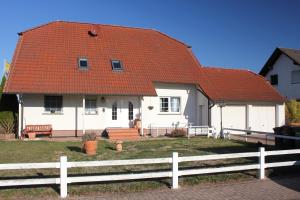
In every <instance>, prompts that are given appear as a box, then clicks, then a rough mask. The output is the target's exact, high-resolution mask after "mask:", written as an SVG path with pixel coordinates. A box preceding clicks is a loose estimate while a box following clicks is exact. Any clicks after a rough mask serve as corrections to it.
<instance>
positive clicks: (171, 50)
mask: <svg viewBox="0 0 300 200" xmlns="http://www.w3.org/2000/svg"><path fill="white" fill-rule="evenodd" d="M93 30H95V31H96V33H97V36H96V37H92V36H91V35H90V34H89V33H88V32H89V31H93ZM80 57H84V58H88V63H89V68H88V70H80V69H79V68H78V58H80ZM112 59H117V60H121V61H122V64H123V67H124V70H123V71H122V72H116V71H112V67H111V60H112ZM153 82H165V83H189V84H195V85H200V87H201V88H202V89H203V90H204V92H205V93H206V94H207V95H208V96H209V97H210V98H211V99H212V100H234V101H280V102H281V101H283V98H282V97H281V96H280V95H279V94H278V92H276V91H275V90H274V89H273V88H272V87H271V86H270V85H269V84H268V83H267V82H266V81H265V80H264V79H263V78H262V77H260V76H258V75H256V74H254V73H252V72H248V71H244V70H229V69H221V68H202V67H201V65H200V64H199V62H198V60H197V59H196V58H195V56H194V55H193V53H192V52H191V49H190V47H189V46H187V45H185V44H184V43H182V42H180V41H178V40H176V39H173V38H171V37H169V36H167V35H165V34H163V33H160V32H158V31H155V30H151V29H141V28H129V27H122V26H112V25H99V24H88V23H75V22H64V21H57V22H51V23H48V24H45V25H42V26H39V27H36V28H32V29H29V30H27V31H24V32H22V33H20V38H19V41H18V44H17V47H16V50H15V54H14V57H13V61H12V65H11V69H10V74H9V77H8V80H7V82H6V85H5V88H4V92H6V93H40V94H100V95H106V94H107V95H139V96H142V95H156V92H155V88H154V86H153Z"/></svg>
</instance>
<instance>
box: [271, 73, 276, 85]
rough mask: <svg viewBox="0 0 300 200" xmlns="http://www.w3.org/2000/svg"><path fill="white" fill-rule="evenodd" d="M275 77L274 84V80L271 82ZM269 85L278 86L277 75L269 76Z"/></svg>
mask: <svg viewBox="0 0 300 200" xmlns="http://www.w3.org/2000/svg"><path fill="white" fill-rule="evenodd" d="M275 77H276V81H275V82H276V83H275V82H273V81H274V80H273V78H275ZM270 84H271V85H278V74H272V75H270Z"/></svg>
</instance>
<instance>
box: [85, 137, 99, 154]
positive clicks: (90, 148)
mask: <svg viewBox="0 0 300 200" xmlns="http://www.w3.org/2000/svg"><path fill="white" fill-rule="evenodd" d="M84 150H85V153H86V154H88V155H95V154H96V151H97V141H96V140H95V141H86V142H84Z"/></svg>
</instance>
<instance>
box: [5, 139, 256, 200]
mask: <svg viewBox="0 0 300 200" xmlns="http://www.w3.org/2000/svg"><path fill="white" fill-rule="evenodd" d="M0 147H1V151H0V163H20V162H51V161H59V157H60V156H62V155H66V156H67V157H68V160H69V161H88V160H109V159H133V158H157V157H170V156H171V154H172V152H175V151H176V152H178V153H179V156H191V155H206V154H216V153H231V152H249V151H257V150H258V147H257V146H256V145H255V144H249V143H244V142H238V141H232V140H221V139H207V138H199V137H198V138H191V139H189V140H188V139H186V138H176V139H161V140H147V141H135V142H124V144H123V149H124V150H123V151H122V152H116V151H115V149H114V144H112V143H109V142H108V141H104V140H102V141H99V143H98V150H97V155H95V156H87V155H85V154H84V153H82V152H81V143H80V142H47V141H10V142H0ZM253 162H257V158H256V159H232V160H226V161H210V162H189V163H181V164H180V166H179V167H180V168H192V167H205V166H206V167H207V166H208V165H214V166H220V165H228V164H232V163H253ZM157 169H165V170H169V169H170V165H168V164H160V165H139V166H118V167H98V168H97V167H96V168H95V167H92V168H72V169H69V172H68V173H69V175H76V174H105V173H106V174H107V173H120V172H126V173H131V172H138V171H147V170H157ZM255 175H256V171H252V172H247V173H245V172H242V173H222V174H218V175H205V176H191V177H184V178H180V185H181V186H182V185H191V184H199V183H205V184H207V183H212V182H220V181H233V180H236V179H240V180H245V179H251V178H255ZM21 176H27V177H30V178H32V177H51V176H58V169H51V170H43V169H42V170H41V169H38V170H15V171H0V179H7V178H16V177H21ZM169 184H170V180H169V179H160V180H144V181H136V182H133V181H132V182H126V181H125V182H122V183H98V184H96V183H94V184H79V185H75V184H73V185H70V186H69V190H68V191H69V194H70V195H84V194H87V193H98V192H128V191H143V190H147V189H154V188H159V187H167V186H169ZM57 191H58V187H57V186H41V187H36V188H33V187H23V188H18V189H16V188H0V199H1V198H8V197H11V196H13V197H23V196H26V197H30V196H35V197H39V196H40V197H41V196H57Z"/></svg>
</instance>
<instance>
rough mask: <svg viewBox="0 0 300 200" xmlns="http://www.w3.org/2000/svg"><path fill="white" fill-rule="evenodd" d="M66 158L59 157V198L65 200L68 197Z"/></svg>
mask: <svg viewBox="0 0 300 200" xmlns="http://www.w3.org/2000/svg"><path fill="white" fill-rule="evenodd" d="M67 163H68V160H67V156H61V157H60V197H61V198H66V197H67V195H68V181H67V177H68V168H67Z"/></svg>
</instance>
